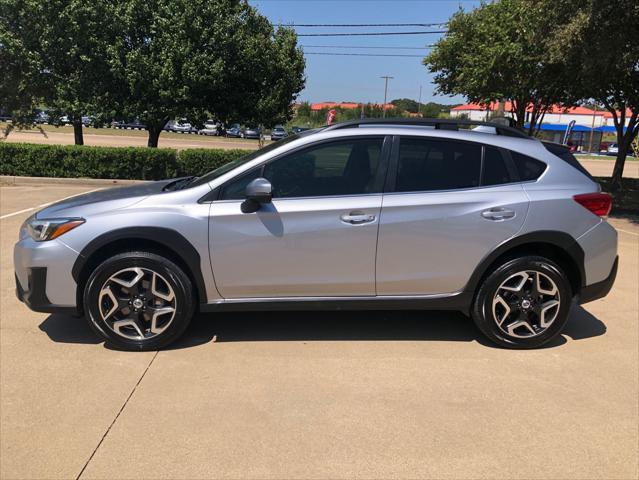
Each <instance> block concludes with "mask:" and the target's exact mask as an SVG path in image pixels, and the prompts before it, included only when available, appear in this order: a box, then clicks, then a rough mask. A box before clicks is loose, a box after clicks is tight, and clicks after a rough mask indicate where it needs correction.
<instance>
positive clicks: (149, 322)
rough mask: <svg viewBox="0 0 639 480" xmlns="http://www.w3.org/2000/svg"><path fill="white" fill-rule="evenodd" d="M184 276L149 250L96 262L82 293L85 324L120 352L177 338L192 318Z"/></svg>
mask: <svg viewBox="0 0 639 480" xmlns="http://www.w3.org/2000/svg"><path fill="white" fill-rule="evenodd" d="M194 309H195V298H194V294H193V287H192V284H191V281H190V279H189V277H188V276H187V275H186V274H185V273H184V271H183V270H182V269H181V268H180V267H179V266H177V265H176V264H175V263H173V262H172V261H170V260H168V259H166V258H164V257H162V256H160V255H157V254H155V253H150V252H125V253H120V254H118V255H115V256H113V257H112V258H109V259H107V260H106V261H104V262H103V263H101V264H100V265H99V266H98V267H97V268H96V269H95V270H94V271H93V273H92V274H91V276H90V277H89V279H88V281H87V284H86V288H85V291H84V311H85V312H86V316H87V319H88V321H89V325H90V326H91V327H92V328H93V330H95V331H96V333H98V334H99V335H100V336H102V337H103V338H104V339H105V340H106V342H107V343H108V344H110V345H112V346H114V347H116V348H119V349H123V350H157V349H160V348H162V347H165V346H167V345H168V344H170V343H172V342H174V341H175V340H177V339H178V338H179V337H180V336H181V335H182V333H184V330H186V327H187V326H188V324H189V322H190V321H191V317H192V316H193V313H194Z"/></svg>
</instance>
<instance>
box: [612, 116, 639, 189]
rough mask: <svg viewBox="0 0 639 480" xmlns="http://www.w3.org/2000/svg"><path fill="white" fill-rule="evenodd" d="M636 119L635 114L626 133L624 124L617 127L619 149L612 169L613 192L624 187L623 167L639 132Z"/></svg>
mask: <svg viewBox="0 0 639 480" xmlns="http://www.w3.org/2000/svg"><path fill="white" fill-rule="evenodd" d="M636 121H637V118H636V117H634V116H633V118H631V119H630V122H629V123H628V128H627V129H626V133H623V125H622V126H621V128H619V127H618V128H617V145H618V147H619V151H618V152H617V158H616V159H615V167H614V168H613V170H612V180H611V182H610V190H611V191H613V192H616V191H617V190H621V189H622V188H623V185H622V183H621V179H622V178H623V169H624V167H625V165H626V156H627V155H628V152H629V151H630V147H631V144H632V141H633V140H634V138H635V135H637V133H638V131H637V125H636Z"/></svg>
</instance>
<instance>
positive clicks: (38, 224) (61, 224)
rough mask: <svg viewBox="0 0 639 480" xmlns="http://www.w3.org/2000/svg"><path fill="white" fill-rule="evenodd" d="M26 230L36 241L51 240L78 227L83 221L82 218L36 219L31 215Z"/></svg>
mask: <svg viewBox="0 0 639 480" xmlns="http://www.w3.org/2000/svg"><path fill="white" fill-rule="evenodd" d="M25 223H26V228H27V232H28V233H29V235H30V236H31V238H33V239H34V240H35V241H36V242H44V241H46V240H53V239H54V238H58V237H59V236H60V235H63V234H65V233H67V232H68V231H71V230H73V229H74V228H75V227H79V226H80V225H82V224H83V223H84V219H83V218H50V219H46V220H38V219H37V218H35V217H31V218H30V219H28V220H27V221H26V222H25Z"/></svg>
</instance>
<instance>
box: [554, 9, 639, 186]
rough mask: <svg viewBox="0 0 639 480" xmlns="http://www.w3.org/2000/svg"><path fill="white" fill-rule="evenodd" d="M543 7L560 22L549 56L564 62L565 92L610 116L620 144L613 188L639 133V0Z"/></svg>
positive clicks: (618, 183)
mask: <svg viewBox="0 0 639 480" xmlns="http://www.w3.org/2000/svg"><path fill="white" fill-rule="evenodd" d="M544 7H545V8H546V9H548V11H549V12H553V15H554V16H555V18H556V19H557V21H558V22H560V23H561V24H562V25H563V27H562V28H560V29H556V31H555V32H554V33H553V35H552V36H551V38H550V40H549V56H550V57H551V58H552V60H553V61H554V62H556V63H557V64H560V65H562V67H563V68H562V75H563V76H564V77H565V78H566V88H567V90H568V91H569V94H570V95H571V96H572V97H576V98H580V99H582V100H583V101H584V102H587V101H593V100H594V103H596V104H598V105H602V106H603V107H604V108H605V109H606V110H608V111H609V112H610V113H611V115H612V119H613V123H614V126H615V129H616V132H617V143H618V145H619V153H618V154H617V159H616V162H615V167H614V170H613V175H612V187H613V188H619V187H620V186H621V178H622V175H623V168H624V165H625V160H626V155H627V154H628V152H629V150H630V144H631V142H632V140H633V138H635V137H636V136H637V134H638V133H639V2H637V1H636V0H616V1H615V2H610V1H606V0H562V1H561V2H556V1H552V0H544ZM624 125H627V127H626V129H625V130H624Z"/></svg>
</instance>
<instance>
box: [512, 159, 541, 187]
mask: <svg viewBox="0 0 639 480" xmlns="http://www.w3.org/2000/svg"><path fill="white" fill-rule="evenodd" d="M510 155H511V156H512V157H513V161H514V162H515V168H516V169H517V172H518V173H519V179H520V180H521V181H527V180H537V179H538V178H539V176H540V175H541V174H542V173H544V170H546V164H545V163H544V162H540V161H539V160H535V159H534V158H530V157H527V156H526V155H522V154H521V153H517V152H510Z"/></svg>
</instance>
